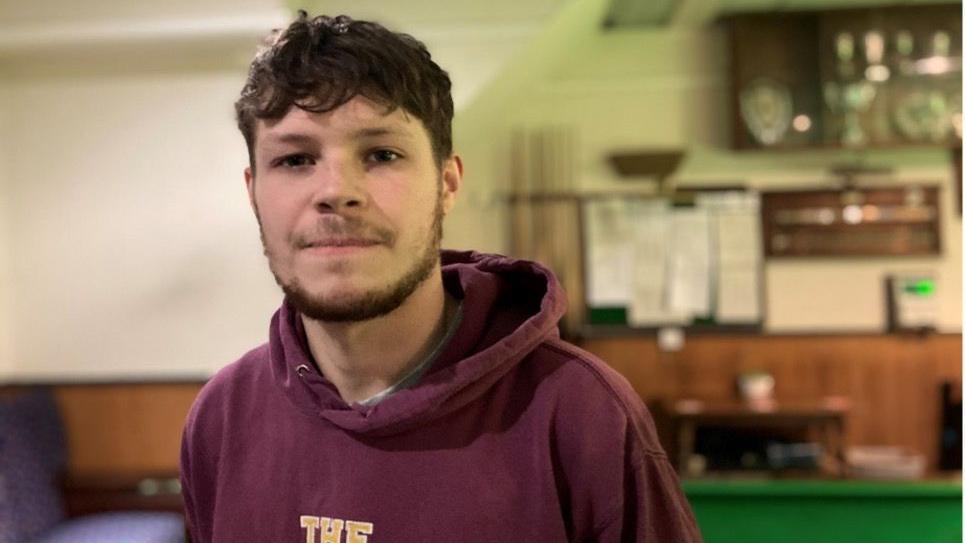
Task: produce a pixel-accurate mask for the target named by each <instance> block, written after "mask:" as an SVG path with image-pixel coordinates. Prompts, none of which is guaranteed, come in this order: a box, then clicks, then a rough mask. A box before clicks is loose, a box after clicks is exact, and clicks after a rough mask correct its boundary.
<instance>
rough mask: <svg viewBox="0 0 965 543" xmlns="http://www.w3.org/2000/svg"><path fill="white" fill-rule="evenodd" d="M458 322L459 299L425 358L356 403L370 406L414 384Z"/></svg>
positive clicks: (454, 331)
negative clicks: (444, 329) (396, 379)
mask: <svg viewBox="0 0 965 543" xmlns="http://www.w3.org/2000/svg"><path fill="white" fill-rule="evenodd" d="M460 322H462V300H460V301H459V305H458V306H456V310H455V312H454V313H453V316H452V320H451V321H450V322H449V327H448V329H446V333H445V335H443V336H442V339H440V340H439V342H438V343H436V346H435V347H433V348H432V351H431V352H430V353H429V354H428V355H426V357H425V359H424V360H423V361H422V362H420V363H419V365H418V366H416V367H414V368H412V371H410V372H409V373H407V374H406V375H405V377H403V378H402V379H400V380H399V381H398V382H396V383H395V384H394V385H392V386H390V387H389V388H387V389H385V390H383V391H382V392H379V393H378V394H376V395H374V396H371V397H369V398H366V399H364V400H362V401H359V402H356V403H357V404H358V405H363V406H366V407H372V406H374V405H376V404H378V403H379V402H381V401H382V400H384V399H386V398H388V397H389V396H391V395H392V394H394V393H396V392H398V391H400V390H402V389H405V388H409V387H412V386H415V384H416V383H418V382H419V380H420V379H422V376H423V375H424V374H425V372H426V370H428V369H429V367H430V366H431V365H432V363H433V362H434V361H435V359H436V357H438V356H439V353H441V352H442V348H443V347H445V346H446V344H448V343H449V340H450V339H452V336H453V334H455V333H456V330H458V329H459V323H460Z"/></svg>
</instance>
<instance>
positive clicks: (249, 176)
mask: <svg viewBox="0 0 965 543" xmlns="http://www.w3.org/2000/svg"><path fill="white" fill-rule="evenodd" d="M245 189H247V190H248V204H249V205H251V210H252V211H254V212H255V214H257V213H258V210H257V208H256V206H255V174H253V173H251V166H248V167H247V168H245Z"/></svg>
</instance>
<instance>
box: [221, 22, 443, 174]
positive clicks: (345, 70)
mask: <svg viewBox="0 0 965 543" xmlns="http://www.w3.org/2000/svg"><path fill="white" fill-rule="evenodd" d="M451 88H452V83H451V82H450V80H449V75H448V74H447V73H446V72H445V70H443V69H442V68H440V67H439V65H438V64H436V63H435V62H434V61H433V60H432V57H431V55H430V54H429V51H428V50H427V49H426V46H425V45H424V44H423V43H422V42H420V41H418V40H416V39H415V38H413V37H412V36H410V35H408V34H402V33H397V32H392V31H391V30H388V29H387V28H385V27H384V26H382V25H380V24H378V23H374V22H370V21H356V20H353V19H352V18H351V17H348V16H346V15H339V16H337V17H328V16H324V15H322V16H318V17H314V18H309V16H308V13H306V12H305V11H303V10H299V12H298V17H297V18H296V19H295V21H294V22H292V23H291V24H290V25H289V26H288V28H285V29H283V30H282V29H277V30H275V31H273V32H272V33H271V34H270V35H269V36H268V38H267V39H266V41H265V45H264V46H263V47H262V48H261V49H260V50H259V51H258V53H257V54H256V55H255V58H254V60H252V62H251V66H250V68H249V69H248V79H247V81H246V82H245V86H244V88H243V89H242V90H241V97H240V98H238V101H237V102H235V113H236V115H237V120H238V128H239V129H240V130H241V133H242V135H244V137H245V143H246V144H247V145H248V160H249V162H250V164H251V167H252V170H254V166H255V156H254V143H255V122H256V120H257V119H269V120H277V119H280V118H282V117H284V116H285V114H286V113H287V112H288V111H289V109H290V108H291V107H292V106H297V107H299V108H301V109H303V110H305V111H310V112H313V113H325V112H328V111H332V110H334V109H336V108H338V107H339V106H341V105H343V104H345V103H346V102H348V101H349V100H351V99H352V98H353V97H355V96H357V95H361V96H364V97H365V98H368V99H370V100H373V101H375V102H378V103H380V104H383V105H385V107H386V113H391V112H392V111H394V110H396V109H397V108H400V107H401V108H402V109H403V110H404V111H405V112H407V113H410V114H412V115H414V116H416V117H417V118H419V120H421V121H422V123H423V124H424V125H425V127H426V130H427V131H428V133H429V139H430V140H431V142H432V152H433V155H434V158H435V159H436V163H437V164H442V162H443V161H444V160H445V159H447V158H449V156H450V155H451V154H452V115H453V106H452V94H451Z"/></svg>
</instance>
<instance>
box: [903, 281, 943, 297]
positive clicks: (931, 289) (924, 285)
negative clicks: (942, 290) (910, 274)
mask: <svg viewBox="0 0 965 543" xmlns="http://www.w3.org/2000/svg"><path fill="white" fill-rule="evenodd" d="M904 291H905V292H907V293H908V294H914V295H916V296H931V295H932V294H934V293H935V282H934V281H932V280H931V279H921V280H919V281H909V282H907V283H905V288H904Z"/></svg>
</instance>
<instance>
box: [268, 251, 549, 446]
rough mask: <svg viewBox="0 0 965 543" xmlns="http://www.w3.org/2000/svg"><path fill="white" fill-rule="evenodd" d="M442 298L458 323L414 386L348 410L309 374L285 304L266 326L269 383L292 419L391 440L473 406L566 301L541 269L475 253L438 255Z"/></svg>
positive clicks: (295, 322) (298, 327) (300, 336)
mask: <svg viewBox="0 0 965 543" xmlns="http://www.w3.org/2000/svg"><path fill="white" fill-rule="evenodd" d="M441 254H442V280H443V283H444V285H445V288H446V291H447V292H449V294H451V295H452V296H454V297H456V298H458V299H461V300H462V320H461V322H460V324H459V328H458V329H457V330H456V331H455V333H453V335H452V337H451V338H450V339H449V342H448V343H447V344H446V345H445V346H443V348H442V350H441V351H440V353H439V355H438V356H437V358H436V359H435V360H434V361H433V362H432V367H431V368H429V370H428V372H427V373H426V374H425V375H424V376H423V377H422V379H421V380H420V381H419V383H418V384H416V385H415V386H413V387H412V388H407V389H403V390H400V391H398V392H395V393H394V394H392V395H391V396H390V397H388V398H386V399H385V400H383V401H382V402H380V403H378V404H376V405H375V406H372V407H367V406H361V405H358V404H355V405H349V404H347V403H345V401H344V400H342V398H341V397H340V396H339V394H338V390H337V389H336V388H335V386H334V385H332V383H331V382H330V381H328V380H327V379H325V378H324V377H323V376H321V375H320V374H319V373H318V370H317V369H315V368H316V366H315V364H314V363H313V361H312V356H311V354H310V351H309V349H308V344H307V340H306V339H305V332H304V329H303V328H302V322H301V319H300V318H299V317H298V314H297V312H296V311H295V310H294V309H293V308H292V307H291V306H290V305H289V304H288V302H287V300H286V301H285V302H284V303H283V304H282V306H281V308H279V309H278V311H277V312H276V313H275V315H274V316H273V317H272V320H271V329H270V334H269V341H268V349H269V363H270V365H271V372H272V378H273V379H274V381H275V384H276V385H277V386H278V387H279V388H280V389H281V390H282V391H283V393H284V394H285V395H286V397H287V398H288V400H289V401H290V402H291V403H292V404H293V405H294V406H295V407H296V408H297V409H299V410H300V411H302V412H305V413H307V414H310V415H311V416H317V417H321V418H323V419H326V420H328V421H329V422H331V423H333V424H335V425H337V426H339V427H341V428H343V429H345V430H348V431H351V432H354V433H358V434H367V435H391V434H395V433H399V432H403V431H405V430H408V429H410V428H413V427H416V426H420V425H422V424H426V423H428V422H431V421H432V420H434V419H436V418H438V417H441V416H443V415H446V414H448V413H451V412H452V411H455V410H457V409H459V408H460V407H462V406H464V405H466V404H467V403H469V402H470V401H472V400H474V399H476V398H478V397H479V396H481V395H482V394H483V393H485V392H486V391H487V390H489V388H490V387H492V386H493V384H494V383H496V382H497V381H498V380H499V379H500V378H501V377H503V376H504V375H506V373H508V372H509V371H511V370H512V369H513V368H514V367H515V366H516V365H517V364H519V363H520V362H522V361H523V360H524V359H525V358H526V356H527V355H528V354H529V353H531V352H532V351H533V350H534V349H535V348H536V347H537V346H538V345H539V344H540V343H542V342H543V341H545V340H546V339H548V338H551V337H556V336H558V334H559V332H558V328H557V324H558V322H559V319H560V318H561V317H562V316H563V313H564V312H565V311H566V297H565V295H564V294H563V291H562V288H561V287H560V284H559V282H558V281H557V279H556V277H555V276H554V275H553V274H552V272H550V271H549V270H548V269H546V268H545V267H543V266H541V265H539V264H536V263H534V262H529V261H525V260H517V259H512V258H508V257H505V256H499V255H490V254H482V253H476V252H471V251H467V252H457V251H447V250H444V251H442V253H441Z"/></svg>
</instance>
